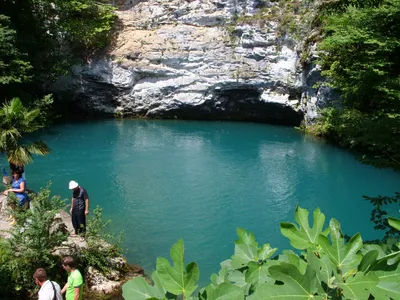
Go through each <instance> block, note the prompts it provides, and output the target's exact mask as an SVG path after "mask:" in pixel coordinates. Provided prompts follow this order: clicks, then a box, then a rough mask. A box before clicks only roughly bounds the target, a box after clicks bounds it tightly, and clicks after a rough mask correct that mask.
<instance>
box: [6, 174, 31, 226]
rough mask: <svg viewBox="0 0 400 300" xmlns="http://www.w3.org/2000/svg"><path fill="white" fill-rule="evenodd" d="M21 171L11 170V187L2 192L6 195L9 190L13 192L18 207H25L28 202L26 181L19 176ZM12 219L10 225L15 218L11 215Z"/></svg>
mask: <svg viewBox="0 0 400 300" xmlns="http://www.w3.org/2000/svg"><path fill="white" fill-rule="evenodd" d="M21 175H22V174H21V172H20V171H19V170H13V173H12V181H11V189H8V190H5V191H4V194H5V195H7V196H8V194H9V193H10V192H13V193H15V196H16V197H17V201H18V202H17V204H18V206H19V207H25V206H26V205H27V204H28V195H27V194H26V181H25V179H24V178H22V176H21ZM10 219H12V221H11V223H10V225H11V226H12V225H14V224H15V223H16V220H15V218H13V217H12V216H11V218H10Z"/></svg>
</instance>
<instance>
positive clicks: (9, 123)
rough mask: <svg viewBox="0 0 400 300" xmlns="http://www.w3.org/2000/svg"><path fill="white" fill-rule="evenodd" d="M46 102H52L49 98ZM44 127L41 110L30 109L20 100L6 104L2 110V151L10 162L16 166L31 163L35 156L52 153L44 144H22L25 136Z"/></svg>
mask: <svg viewBox="0 0 400 300" xmlns="http://www.w3.org/2000/svg"><path fill="white" fill-rule="evenodd" d="M44 101H47V102H49V101H51V97H47V98H46V99H45V100H44ZM42 127H44V121H43V115H42V114H41V111H40V109H39V108H36V109H29V108H27V107H25V106H24V105H23V104H22V102H21V100H20V99H19V98H14V99H12V100H11V101H10V102H6V103H4V104H3V106H2V107H1V108H0V151H1V152H3V153H6V155H7V159H8V161H9V162H10V163H13V164H15V165H26V164H28V163H31V162H32V161H33V154H38V155H46V154H48V153H50V148H49V147H48V146H47V145H46V144H45V143H44V142H41V141H35V142H32V143H30V144H22V143H21V140H22V138H23V137H24V134H27V133H31V132H34V131H37V130H38V129H40V128H42Z"/></svg>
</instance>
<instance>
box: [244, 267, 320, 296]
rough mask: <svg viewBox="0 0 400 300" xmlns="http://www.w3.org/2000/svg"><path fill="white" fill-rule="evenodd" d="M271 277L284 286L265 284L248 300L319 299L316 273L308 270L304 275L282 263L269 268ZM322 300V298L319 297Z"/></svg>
mask: <svg viewBox="0 0 400 300" xmlns="http://www.w3.org/2000/svg"><path fill="white" fill-rule="evenodd" d="M269 273H270V274H271V277H272V278H274V279H276V280H279V281H281V282H283V285H272V284H268V283H264V284H261V285H259V286H258V287H257V288H256V291H255V293H254V294H253V295H251V296H249V297H248V298H247V299H248V300H261V299H300V300H303V299H304V300H306V299H307V300H308V299H317V298H318V297H316V296H315V293H316V292H317V280H316V274H315V271H314V270H312V269H311V268H307V271H306V273H305V274H304V275H302V274H300V272H299V270H298V269H297V268H296V267H295V266H292V265H290V264H287V263H282V264H281V265H277V266H272V267H270V268H269ZM319 299H322V297H319Z"/></svg>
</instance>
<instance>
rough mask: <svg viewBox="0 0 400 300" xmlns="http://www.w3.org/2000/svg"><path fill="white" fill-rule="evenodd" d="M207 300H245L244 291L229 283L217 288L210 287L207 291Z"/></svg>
mask: <svg viewBox="0 0 400 300" xmlns="http://www.w3.org/2000/svg"><path fill="white" fill-rule="evenodd" d="M205 292H206V297H203V298H204V299H207V300H244V293H243V291H242V289H241V288H240V287H238V286H236V285H233V284H231V283H229V282H223V283H221V284H220V285H218V286H217V287H216V288H214V287H212V286H210V285H209V286H208V287H207V288H206V290H205Z"/></svg>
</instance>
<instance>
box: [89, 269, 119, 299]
mask: <svg viewBox="0 0 400 300" xmlns="http://www.w3.org/2000/svg"><path fill="white" fill-rule="evenodd" d="M113 273H114V274H113V276H112V278H113V279H109V278H107V277H106V276H105V275H103V274H102V273H101V272H100V271H98V270H96V269H95V268H93V267H89V268H88V271H87V274H86V278H85V279H86V283H87V284H88V285H89V287H90V289H91V290H92V291H95V292H98V293H104V294H110V293H112V292H113V291H114V290H115V289H117V288H118V287H120V286H121V282H119V281H118V280H120V279H121V274H117V273H119V272H117V271H114V272H113Z"/></svg>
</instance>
